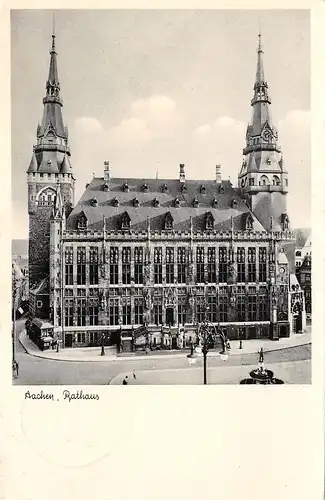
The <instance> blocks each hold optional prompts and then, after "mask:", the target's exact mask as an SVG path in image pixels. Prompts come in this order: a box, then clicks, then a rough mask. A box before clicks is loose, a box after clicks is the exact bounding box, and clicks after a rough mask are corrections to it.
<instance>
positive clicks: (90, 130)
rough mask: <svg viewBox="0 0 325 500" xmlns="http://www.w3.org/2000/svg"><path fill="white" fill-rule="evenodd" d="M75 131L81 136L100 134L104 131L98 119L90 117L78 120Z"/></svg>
mask: <svg viewBox="0 0 325 500" xmlns="http://www.w3.org/2000/svg"><path fill="white" fill-rule="evenodd" d="M74 129H75V131H76V132H77V133H79V134H98V133H99V132H102V131H103V128H102V126H101V124H100V122H99V121H98V120H97V118H93V117H90V116H84V117H81V118H77V119H76V120H75V122H74Z"/></svg>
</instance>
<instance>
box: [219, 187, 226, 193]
mask: <svg viewBox="0 0 325 500" xmlns="http://www.w3.org/2000/svg"><path fill="white" fill-rule="evenodd" d="M224 192H225V188H224V186H222V185H221V186H219V193H220V194H224Z"/></svg>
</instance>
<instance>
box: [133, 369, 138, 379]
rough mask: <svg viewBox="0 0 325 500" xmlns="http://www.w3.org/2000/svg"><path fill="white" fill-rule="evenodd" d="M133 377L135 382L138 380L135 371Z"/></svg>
mask: <svg viewBox="0 0 325 500" xmlns="http://www.w3.org/2000/svg"><path fill="white" fill-rule="evenodd" d="M132 376H133V378H134V380H136V378H137V376H136V374H135V370H133V373H132Z"/></svg>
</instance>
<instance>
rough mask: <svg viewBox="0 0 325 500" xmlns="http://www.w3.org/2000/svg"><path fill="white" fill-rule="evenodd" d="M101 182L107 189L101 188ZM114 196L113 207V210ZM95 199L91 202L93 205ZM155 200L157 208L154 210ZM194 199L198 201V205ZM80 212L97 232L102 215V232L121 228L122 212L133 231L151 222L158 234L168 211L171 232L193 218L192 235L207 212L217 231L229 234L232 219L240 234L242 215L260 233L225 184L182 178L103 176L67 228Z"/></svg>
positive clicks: (94, 182)
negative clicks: (182, 180)
mask: <svg viewBox="0 0 325 500" xmlns="http://www.w3.org/2000/svg"><path fill="white" fill-rule="evenodd" d="M105 184H106V185H107V186H108V189H109V190H108V191H105V190H104V186H105ZM184 185H185V190H184ZM115 198H116V199H117V200H118V206H114V203H113V200H114V199H115ZM94 199H96V203H92V200H94ZM176 199H178V200H179V207H178V208H177V207H176V206H175V200H176ZM134 200H137V201H138V202H139V205H138V206H135V202H134ZM155 200H157V202H158V203H157V205H158V206H155ZM194 200H197V202H198V206H197V207H195V206H194ZM214 201H215V202H216V203H215V204H214ZM81 212H84V213H85V215H86V217H87V219H88V228H90V229H100V228H101V227H102V225H103V217H105V221H106V228H107V229H120V221H121V216H122V214H123V213H124V212H127V213H128V215H129V216H130V219H131V223H130V227H131V228H132V229H137V230H144V229H146V228H147V221H148V219H150V228H151V230H161V229H163V227H164V221H165V215H166V213H167V212H170V214H171V216H172V217H173V220H174V226H173V227H174V230H176V231H184V230H189V229H190V219H191V217H192V224H193V230H194V231H195V230H202V229H203V227H204V223H205V216H206V213H207V212H211V214H212V216H213V218H214V227H215V229H216V230H220V231H226V230H229V229H230V228H231V217H233V228H234V230H243V229H245V221H246V218H247V215H248V214H251V216H252V220H253V230H255V231H264V228H263V226H262V225H261V224H260V222H259V221H258V220H257V219H256V217H255V216H254V215H253V214H252V212H251V211H250V210H249V208H248V207H247V205H246V204H245V203H244V201H243V200H242V199H241V198H240V196H239V194H238V193H237V191H236V190H235V189H234V188H233V187H232V185H231V183H230V182H229V181H223V182H222V183H221V184H217V183H216V182H215V181H211V180H186V182H185V184H184V183H181V182H179V180H174V179H159V180H158V179H134V178H127V179H126V178H113V179H110V181H109V182H107V181H104V179H103V178H93V179H92V181H91V182H90V184H89V185H88V186H87V188H86V190H85V192H84V194H83V195H82V197H81V199H80V200H79V202H78V204H77V205H76V207H75V208H74V209H73V211H72V212H71V214H70V216H69V218H68V220H67V229H76V228H77V221H78V218H79V215H80V214H81Z"/></svg>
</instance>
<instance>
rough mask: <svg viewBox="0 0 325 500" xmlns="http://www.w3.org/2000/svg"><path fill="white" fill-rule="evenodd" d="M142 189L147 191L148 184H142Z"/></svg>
mask: <svg viewBox="0 0 325 500" xmlns="http://www.w3.org/2000/svg"><path fill="white" fill-rule="evenodd" d="M142 191H143V192H144V193H147V192H148V191H149V187H148V184H147V183H145V184H143V186H142Z"/></svg>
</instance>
